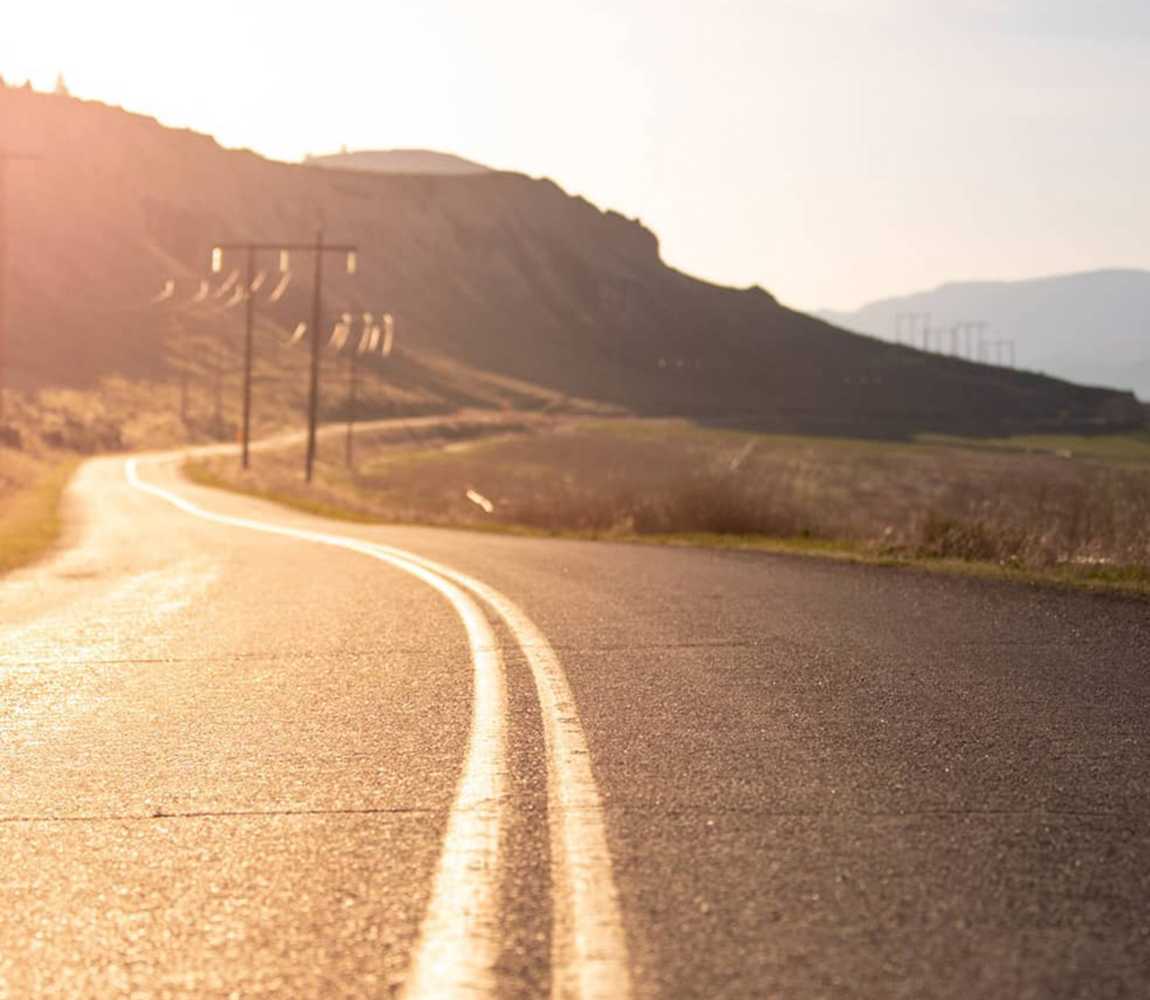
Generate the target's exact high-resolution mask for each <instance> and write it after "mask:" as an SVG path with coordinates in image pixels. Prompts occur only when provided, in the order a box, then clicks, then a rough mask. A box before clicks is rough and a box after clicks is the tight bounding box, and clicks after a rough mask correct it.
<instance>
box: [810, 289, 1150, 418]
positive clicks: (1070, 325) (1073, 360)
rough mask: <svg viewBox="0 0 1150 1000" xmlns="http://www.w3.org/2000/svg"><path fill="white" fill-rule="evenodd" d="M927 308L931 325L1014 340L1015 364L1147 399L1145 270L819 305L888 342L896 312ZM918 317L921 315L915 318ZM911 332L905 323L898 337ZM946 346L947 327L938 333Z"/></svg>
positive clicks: (827, 314) (1149, 333)
mask: <svg viewBox="0 0 1150 1000" xmlns="http://www.w3.org/2000/svg"><path fill="white" fill-rule="evenodd" d="M910 312H913V313H930V324H931V325H932V326H933V327H936V328H943V329H944V330H945V329H946V328H947V327H950V326H952V325H953V324H956V323H962V322H968V321H983V322H986V323H987V324H988V328H987V331H986V333H985V336H986V338H987V339H988V340H992V341H993V340H998V339H1005V338H1009V339H1011V340H1013V341H1014V344H1015V352H1016V356H1017V363H1018V365H1019V366H1020V367H1022V368H1026V369H1029V370H1031V371H1039V372H1046V373H1047V374H1050V375H1056V376H1057V377H1059V378H1064V379H1068V380H1070V381H1072V382H1080V383H1085V384H1088V385H1105V386H1114V387H1116V388H1120V389H1131V390H1133V391H1134V392H1136V393H1137V394H1138V395H1139V397H1141V398H1142V399H1143V400H1146V401H1150V271H1133V270H1108V271H1089V272H1086V273H1082V274H1068V275H1059V276H1057V277H1049V278H1035V279H1032V280H1028V281H978V282H961V283H954V284H946V285H942V286H941V287H939V288H936V289H934V290H933V291H926V292H918V293H916V294H913V295H904V296H900V297H898V298H889V299H882V300H880V301H877V302H872V303H870V304H869V305H866V306H863V308H861V309H859V310H857V311H856V312H834V311H830V310H823V311H821V312H819V313H818V314H817V315H819V316H821V317H822V318H823V319H825V320H827V321H828V322H831V323H834V324H836V325H837V326H841V327H845V328H846V329H848V330H854V331H856V332H858V333H867V334H870V335H872V336H875V337H882V338H883V339H885V340H892V339H894V336H895V332H896V330H895V327H896V323H897V322H898V320H897V319H896V317H897V316H898V315H899V314H905V313H910ZM920 322H921V321H920ZM908 331H909V327H908V326H907V324H906V323H905V321H904V323H903V327H902V333H903V339H904V340H905V339H906V335H907V333H908ZM938 340H941V345H942V347H943V348H944V349H949V344H950V338H949V336H948V335H947V334H946V333H943V335H942V336H941V337H936V341H938Z"/></svg>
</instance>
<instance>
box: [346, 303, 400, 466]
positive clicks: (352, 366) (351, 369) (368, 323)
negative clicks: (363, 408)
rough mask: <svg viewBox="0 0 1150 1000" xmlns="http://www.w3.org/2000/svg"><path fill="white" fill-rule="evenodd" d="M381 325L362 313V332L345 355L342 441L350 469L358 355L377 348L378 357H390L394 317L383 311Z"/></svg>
mask: <svg viewBox="0 0 1150 1000" xmlns="http://www.w3.org/2000/svg"><path fill="white" fill-rule="evenodd" d="M380 323H381V324H382V325H377V324H376V323H375V317H374V315H373V314H372V313H367V312H365V313H364V314H363V333H361V334H360V337H359V343H358V344H354V345H351V350H350V351H349V352H348V357H347V439H346V441H345V443H344V461H345V463H346V464H347V467H348V468H349V469H350V468H352V467H353V465H354V461H355V452H354V448H355V445H354V444H353V441H354V437H355V420H356V417H357V415H358V414H357V413H356V403H357V400H356V387H357V386H358V375H359V357H360V355H361V354H370V353H372V352H373V351H375V350H376V348H379V355H380V357H384V358H386V357H390V355H391V347H392V344H393V342H394V340H395V319H394V318H393V317H392V315H391V313H384V314H383V315H382V317H381V319H380Z"/></svg>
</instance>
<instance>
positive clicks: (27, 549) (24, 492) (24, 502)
mask: <svg viewBox="0 0 1150 1000" xmlns="http://www.w3.org/2000/svg"><path fill="white" fill-rule="evenodd" d="M77 464H78V459H75V458H68V459H63V460H59V461H54V462H45V463H44V465H43V467H42V468H41V469H40V471H39V472H38V474H37V475H36V476H35V477H34V478H32V479H31V481H30V482H29V484H28V485H27V486H20V487H16V488H14V489H9V490H7V491H5V492H4V493H3V494H0V573H7V572H9V571H11V570H14V569H17V568H18V567H20V566H26V565H28V564H29V563H32V562H35V561H36V560H37V559H39V558H41V557H42V556H43V555H45V554H46V553H47V552H48V551H49V550H50V549H51V548H52V547H53V546H54V545H55V544H56V543H57V542H58V541H59V538H60V530H61V526H62V521H61V517H60V500H61V498H62V497H63V494H64V489H65V488H66V487H67V485H68V481H69V480H70V479H71V478H72V473H73V472H74V471H75V469H76V465H77Z"/></svg>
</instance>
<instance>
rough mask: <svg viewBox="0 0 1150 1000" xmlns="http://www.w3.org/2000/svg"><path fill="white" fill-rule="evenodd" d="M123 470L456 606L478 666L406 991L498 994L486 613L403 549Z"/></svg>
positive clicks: (497, 778)
mask: <svg viewBox="0 0 1150 1000" xmlns="http://www.w3.org/2000/svg"><path fill="white" fill-rule="evenodd" d="M124 468H125V473H126V476H127V479H128V482H129V483H130V484H131V485H132V486H133V487H135V488H136V489H138V490H141V491H142V492H144V493H150V494H152V495H153V496H156V497H158V498H160V499H161V500H165V501H167V502H168V503H170V504H172V505H173V506H175V507H177V508H179V509H180V510H182V511H184V512H185V513H187V514H191V515H192V516H194V517H198V518H200V519H202V520H206V521H212V522H215V523H217V524H223V525H227V526H229V527H236V528H247V529H249V530H252V531H260V532H264V533H266V534H273V535H281V536H285V537H289V538H294V539H297V540H300V541H308V542H315V543H317V544H321V545H331V546H334V547H336V548H342V549H348V550H350V551H353V552H358V553H360V554H362V555H366V556H371V557H373V558H375V559H379V560H380V561H382V562H386V563H389V564H391V565H392V566H394V567H395V568H397V569H400V570H402V571H404V572H406V573H409V574H410V575H412V576H415V577H417V578H419V579H420V580H422V581H423V582H424V583H426V584H428V585H429V586H431V587H434V588H435V589H436V590H437V591H439V593H440V594H441V595H443V596H444V597H445V598H446V599H447V600H448V601H449V602H450V604H451V606H452V608H453V609H454V610H455V612H456V613H457V614H458V615H459V617H460V619H461V620H462V621H463V625H464V628H465V629H466V630H467V638H468V643H469V645H470V649H471V658H472V663H473V664H474V684H475V693H474V698H473V708H472V722H471V735H470V740H469V743H468V750H467V759H466V762H465V764H464V770H463V776H462V778H461V780H460V783H459V787H458V789H457V791H456V796H455V801H454V803H453V805H452V809H451V815H450V819H449V820H448V825H447V831H446V833H445V835H444V842H443V850H442V853H441V855H440V859H439V865H438V868H437V871H436V876H435V883H434V887H433V889H432V894H431V898H430V900H429V903H428V907H427V911H426V913H425V915H424V918H423V922H422V925H421V928H420V936H419V942H418V945H417V946H416V949H415V952H414V955H413V958H412V961H411V965H410V968H409V971H408V976H407V979H406V982H405V984H404V989H403V996H405V997H407V998H410V1000H422V998H439V997H456V996H468V997H474V996H476V995H484V994H487V995H491V996H494V995H495V994H496V992H497V989H496V987H497V984H496V980H495V965H496V962H497V961H498V958H499V933H498V932H499V919H498V909H499V908H498V902H499V901H498V898H497V897H498V878H499V852H500V846H501V832H502V815H501V814H502V806H503V804H504V803H505V801H506V775H507V763H506V736H505V719H506V715H507V698H506V682H505V678H504V670H503V661H502V658H501V656H500V654H499V647H498V645H497V643H496V640H495V636H494V633H493V632H492V630H491V626H490V625H489V624H488V622H487V619H486V618H485V617H484V615H483V612H482V611H481V610H480V609H479V607H478V606H477V605H476V603H475V601H473V600H472V599H471V598H470V597H469V596H468V595H467V594H465V593H464V592H463V591H462V590H460V589H459V587H458V586H456V585H455V584H454V583H452V582H450V581H448V580H446V579H444V578H443V577H442V576H441V575H440V574H438V573H437V572H436V571H434V570H432V569H430V568H429V567H426V566H421V565H419V564H417V563H416V562H415V560H414V559H411V558H407V557H406V556H404V555H402V554H401V552H400V550H396V551H394V552H393V551H385V550H383V549H382V548H380V547H379V546H376V545H371V544H369V543H366V542H360V541H357V540H355V539H352V538H347V537H344V536H341V535H329V534H325V533H323V532H319V531H310V530H307V529H302V528H290V527H287V526H286V525H276V524H267V523H264V522H262V521H256V520H251V519H249V518H243V517H233V516H230V515H227V514H215V513H212V512H211V511H207V510H204V509H203V508H201V507H198V506H197V505H196V504H193V503H192V502H191V501H189V500H185V499H184V498H183V497H181V496H179V495H178V494H176V493H172V492H170V491H168V490H165V489H163V488H162V487H159V486H155V485H153V484H152V483H148V482H145V481H144V480H142V479H141V478H140V476H139V469H138V465H137V460H136V459H134V458H132V459H128V461H127V462H126V463H125V466H124Z"/></svg>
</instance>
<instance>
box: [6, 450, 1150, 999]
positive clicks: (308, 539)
mask: <svg viewBox="0 0 1150 1000" xmlns="http://www.w3.org/2000/svg"><path fill="white" fill-rule="evenodd" d="M69 502H70V504H71V511H72V517H73V520H74V523H75V525H76V527H75V531H74V537H73V539H72V544H71V546H70V547H69V548H68V549H67V550H66V551H65V552H64V553H62V554H61V555H60V556H59V557H57V558H55V559H53V560H52V561H51V562H49V563H47V564H45V565H43V566H40V567H37V568H34V569H32V570H30V571H26V572H23V573H20V574H16V575H14V576H12V577H10V578H8V579H7V580H6V581H4V582H3V584H0V734H2V737H3V738H2V741H0V767H2V769H3V774H4V775H5V779H6V780H5V781H4V782H3V784H2V785H0V857H2V858H3V859H4V864H3V866H0V997H9V996H11V997H20V996H36V995H51V994H57V995H74V996H109V995H124V996H129V995H141V996H229V995H242V996H325V997H326V996H381V995H393V994H394V995H399V994H401V993H402V994H405V995H407V996H448V995H467V996H483V995H488V996H524V997H528V996H531V997H534V996H543V995H548V994H550V995H553V996H563V997H586V998H590V997H614V996H618V997H626V996H628V995H629V994H633V995H635V996H637V997H656V996H658V997H694V996H698V997H715V996H724V997H726V996H729V997H759V996H784V997H956V998H957V997H969V996H987V997H996V996H1002V997H1126V996H1129V997H1140V996H1144V995H1147V994H1148V993H1150V908H1148V907H1147V904H1146V900H1147V899H1150V874H1148V873H1150V833H1148V830H1150V824H1148V822H1147V820H1148V819H1150V815H1148V814H1150V808H1148V806H1150V777H1148V775H1150V766H1148V765H1150V749H1148V738H1147V720H1148V719H1150V609H1148V606H1147V605H1146V604H1144V603H1141V602H1137V601H1125V600H1118V599H1114V598H1101V597H1091V596H1085V595H1075V594H1062V593H1054V592H1051V591H1043V590H1034V589H1028V588H1021V587H1013V586H1002V585H988V584H981V583H975V582H972V581H963V580H956V579H944V578H937V577H928V576H923V575H919V574H914V573H906V572H896V571H890V570H883V569H873V568H863V567H846V566H837V565H831V564H825V563H818V562H812V561H806V560H800V559H788V558H781V557H772V556H766V555H759V554H741V553H721V552H708V551H702V550H686V549H656V548H646V547H637V546H627V545H608V544H587V543H577V542H565V541H546V540H535V539H515V538H504V537H497V536H490V535H478V534H473V533H465V532H452V531H444V530H436V529H420V528H405V527H391V526H361V525H351V524H346V523H338V522H329V521H322V520H320V519H317V518H313V517H310V516H307V515H303V514H300V513H296V512H291V511H287V510H283V509H280V508H276V507H273V506H271V505H268V504H264V503H261V502H258V501H255V500H251V499H249V498H243V497H238V496H232V495H228V494H223V493H219V492H216V491H211V490H207V489H204V488H201V487H196V486H193V485H190V484H188V483H185V482H183V481H182V480H180V478H179V477H178V475H177V473H176V471H175V469H174V467H173V466H172V464H171V463H166V464H147V463H145V464H142V465H141V466H140V467H139V469H138V474H137V473H135V472H130V470H129V471H128V472H126V470H125V467H124V463H123V462H122V461H113V460H99V461H95V462H92V463H89V464H88V465H86V466H85V467H84V468H83V469H82V470H81V473H80V474H79V476H78V478H77V481H76V483H75V485H74V488H73V491H72V493H71V496H70V501H69Z"/></svg>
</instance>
